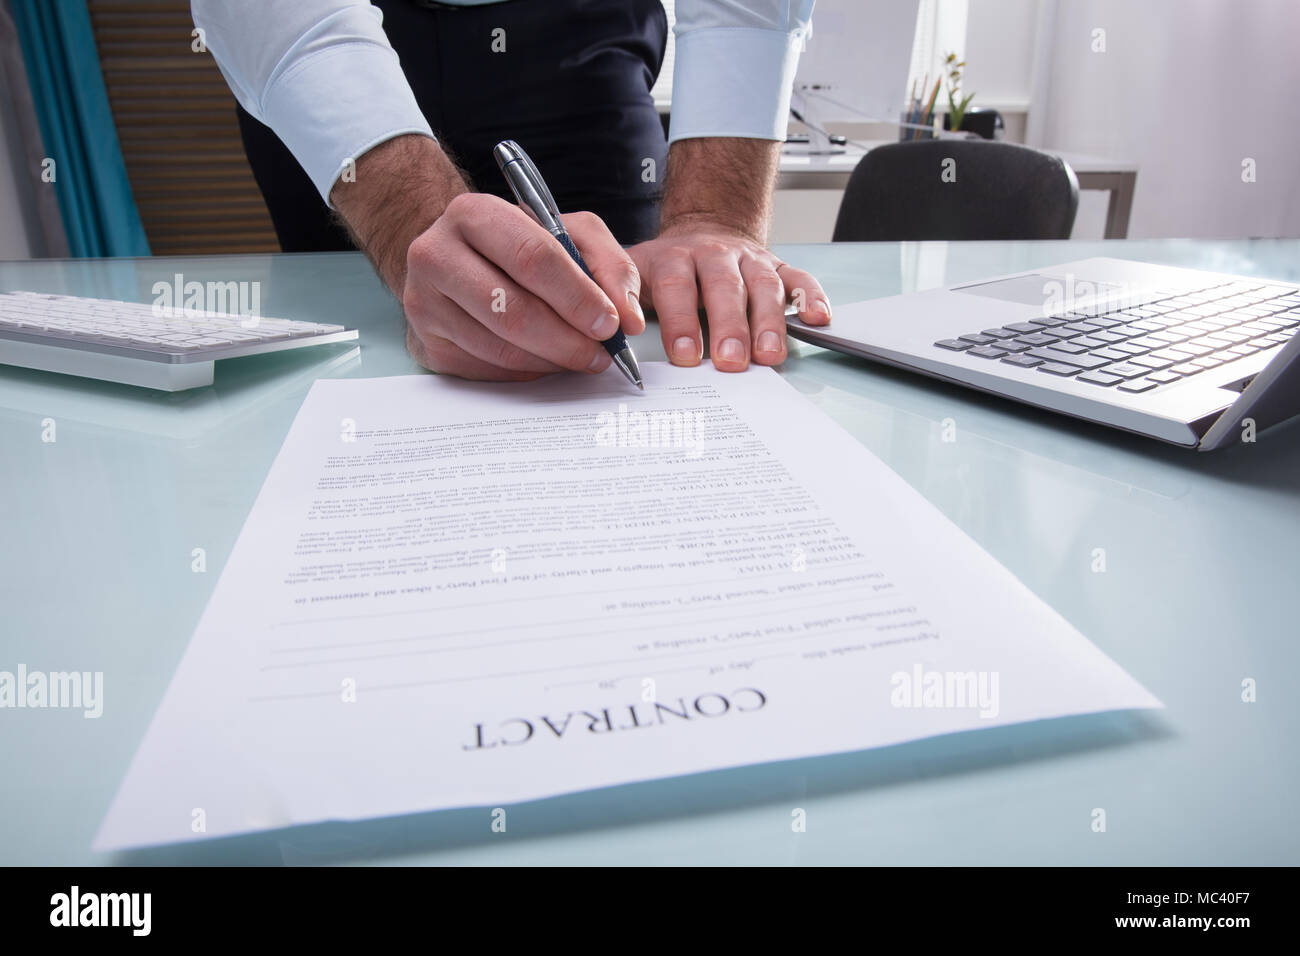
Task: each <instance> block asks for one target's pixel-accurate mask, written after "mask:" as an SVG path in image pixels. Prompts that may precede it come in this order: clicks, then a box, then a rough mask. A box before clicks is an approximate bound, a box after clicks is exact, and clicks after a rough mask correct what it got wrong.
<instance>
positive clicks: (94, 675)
mask: <svg viewBox="0 0 1300 956" xmlns="http://www.w3.org/2000/svg"><path fill="white" fill-rule="evenodd" d="M5 708H15V709H22V708H33V709H40V708H58V709H68V710H80V711H82V714H81V716H82V717H85V718H87V719H90V720H93V719H95V718H97V717H99V716H100V714H102V713H103V712H104V672H103V671H51V672H49V673H47V672H45V671H29V670H28V669H27V665H26V664H19V665H18V669H17V671H0V709H5Z"/></svg>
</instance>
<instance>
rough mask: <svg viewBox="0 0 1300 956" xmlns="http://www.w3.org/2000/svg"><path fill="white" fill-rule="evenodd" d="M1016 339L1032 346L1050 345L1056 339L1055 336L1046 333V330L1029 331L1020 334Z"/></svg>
mask: <svg viewBox="0 0 1300 956" xmlns="http://www.w3.org/2000/svg"><path fill="white" fill-rule="evenodd" d="M1016 341H1017V342H1020V343H1022V344H1024V345H1027V346H1029V347H1030V348H1034V347H1035V346H1039V345H1051V344H1052V343H1053V342H1055V341H1057V338H1056V336H1055V335H1048V334H1047V333H1046V332H1030V333H1029V334H1028V335H1022V336H1020V338H1018V339H1016Z"/></svg>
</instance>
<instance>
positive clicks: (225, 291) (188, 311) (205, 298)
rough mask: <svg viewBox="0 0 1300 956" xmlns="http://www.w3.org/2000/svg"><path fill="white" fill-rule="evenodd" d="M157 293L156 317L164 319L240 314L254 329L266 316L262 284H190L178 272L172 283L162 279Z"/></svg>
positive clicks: (153, 289) (246, 324)
mask: <svg viewBox="0 0 1300 956" xmlns="http://www.w3.org/2000/svg"><path fill="white" fill-rule="evenodd" d="M150 291H151V292H152V293H153V297H154V298H153V314H154V315H155V316H159V317H161V318H176V317H179V316H184V317H186V318H198V317H200V316H204V315H208V314H211V313H223V314H226V315H237V316H240V317H241V318H242V319H243V322H242V323H241V324H242V325H245V326H247V327H249V328H252V327H254V326H256V325H257V322H258V319H259V318H260V316H261V314H262V283H260V282H256V281H254V282H247V281H245V282H235V281H229V282H216V281H213V280H209V281H207V282H199V281H198V280H196V279H190V280H189V281H186V279H185V276H184V275H183V274H182V273H180V272H178V273H176V275H175V276H173V277H172V281H171V282H167V281H165V280H159V281H158V282H155V283H154V284H153V288H152V289H151V290H150Z"/></svg>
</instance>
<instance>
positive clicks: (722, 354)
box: [718, 339, 745, 362]
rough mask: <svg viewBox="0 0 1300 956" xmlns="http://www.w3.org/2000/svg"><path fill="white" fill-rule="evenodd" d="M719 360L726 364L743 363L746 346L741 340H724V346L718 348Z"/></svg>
mask: <svg viewBox="0 0 1300 956" xmlns="http://www.w3.org/2000/svg"><path fill="white" fill-rule="evenodd" d="M718 358H720V359H722V360H723V361H724V362H743V361H744V359H745V344H744V343H743V342H741V341H740V339H723V340H722V344H721V345H719V346H718Z"/></svg>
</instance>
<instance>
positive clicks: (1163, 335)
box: [1151, 329, 1193, 345]
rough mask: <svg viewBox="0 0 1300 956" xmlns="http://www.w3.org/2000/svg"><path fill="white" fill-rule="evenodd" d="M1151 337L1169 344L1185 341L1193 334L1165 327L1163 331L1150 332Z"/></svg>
mask: <svg viewBox="0 0 1300 956" xmlns="http://www.w3.org/2000/svg"><path fill="white" fill-rule="evenodd" d="M1151 337H1152V338H1153V339H1159V340H1160V341H1161V342H1168V343H1169V344H1170V345H1173V344H1176V343H1178V342H1186V341H1187V340H1188V339H1190V338H1192V337H1193V336H1191V335H1187V334H1184V333H1182V332H1179V331H1178V330H1177V329H1165V330H1164V331H1163V332H1152V333H1151Z"/></svg>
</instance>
